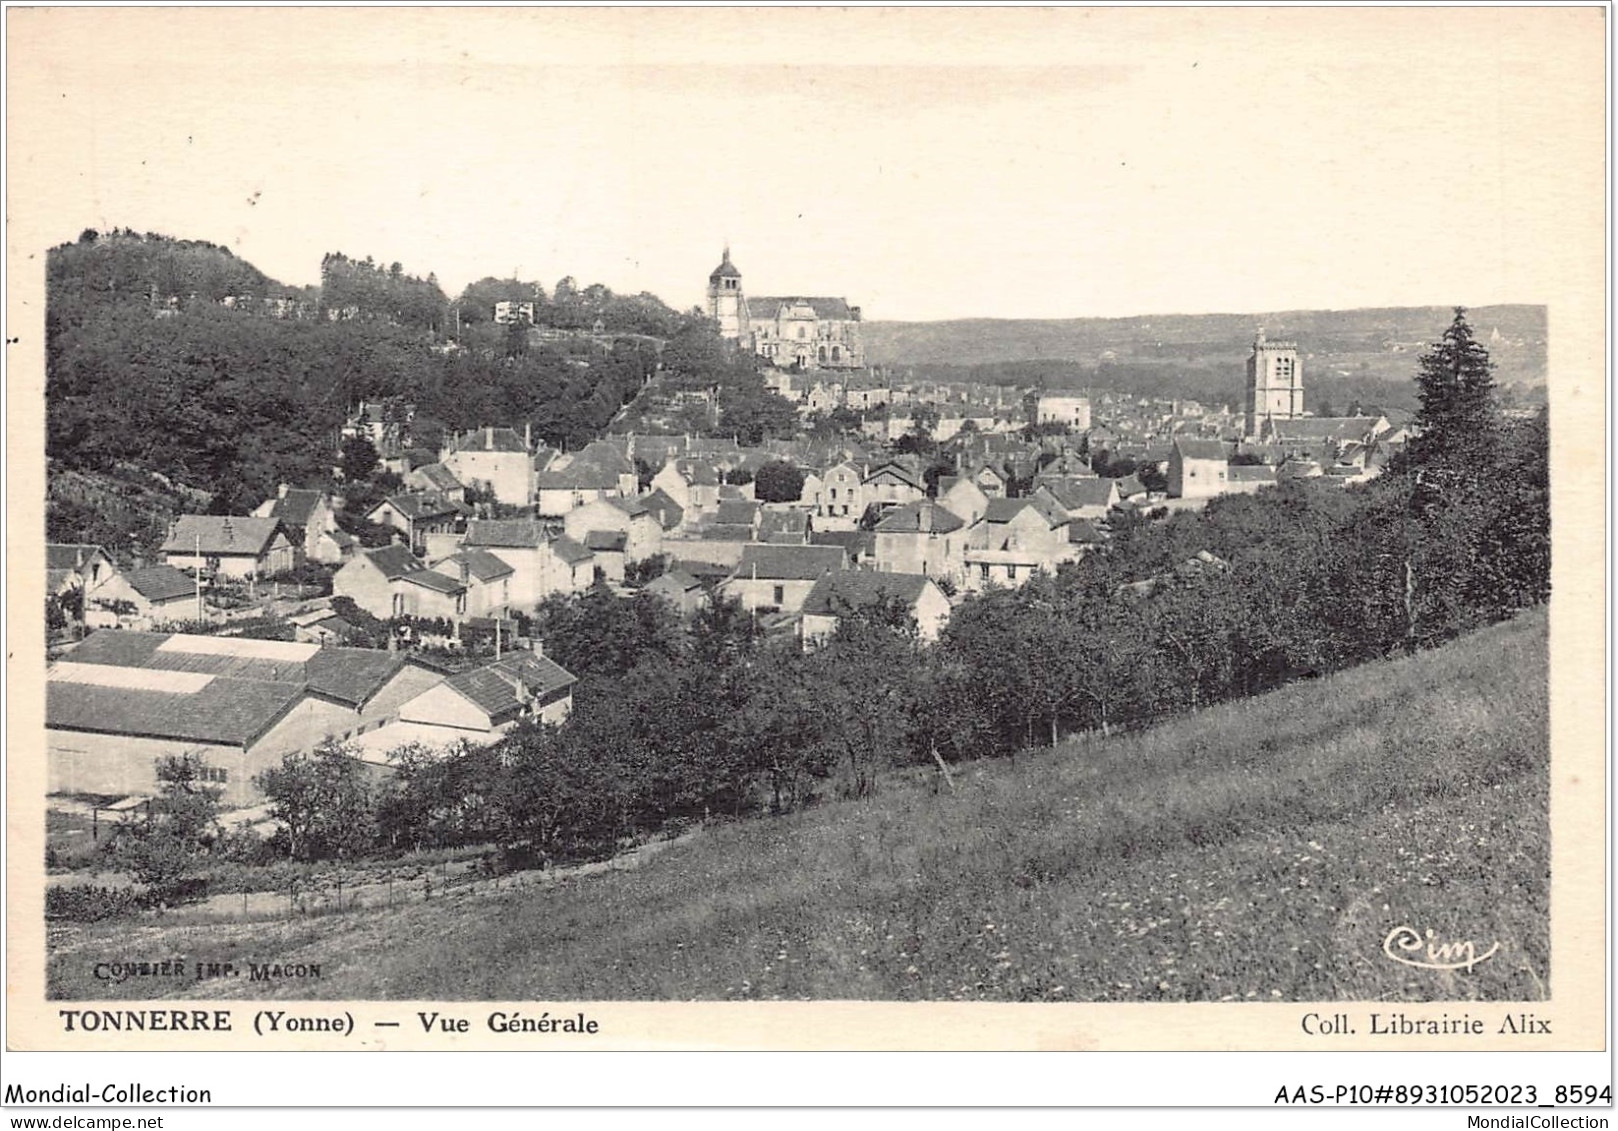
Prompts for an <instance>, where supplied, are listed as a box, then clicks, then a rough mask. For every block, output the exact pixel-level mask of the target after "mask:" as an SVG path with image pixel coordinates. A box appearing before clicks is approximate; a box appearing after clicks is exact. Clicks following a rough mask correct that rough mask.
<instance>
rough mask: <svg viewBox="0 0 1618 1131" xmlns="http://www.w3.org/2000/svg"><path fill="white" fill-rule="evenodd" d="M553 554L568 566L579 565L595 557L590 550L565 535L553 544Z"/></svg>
mask: <svg viewBox="0 0 1618 1131" xmlns="http://www.w3.org/2000/svg"><path fill="white" fill-rule="evenodd" d="M551 552H552V553H553V554H555V555H556V556H557V557H558V558H561V559H562V560H563V561H564V562H566V563H567V564H568V565H577V564H579V563H580V562H582V561H588V560H589V559H590V558H593V557H595V555H594V554H593V553H591V552H590V551H589V550H588V549H586V548H585V547H584V546H581V545H579V544H578V543H577V542H575V541H573V539H571V538H569V537H568V536H567V535H565V534H563V535H561V536H559V537H558V538H557V539H556V540H555V541H553V542H552V543H551Z"/></svg>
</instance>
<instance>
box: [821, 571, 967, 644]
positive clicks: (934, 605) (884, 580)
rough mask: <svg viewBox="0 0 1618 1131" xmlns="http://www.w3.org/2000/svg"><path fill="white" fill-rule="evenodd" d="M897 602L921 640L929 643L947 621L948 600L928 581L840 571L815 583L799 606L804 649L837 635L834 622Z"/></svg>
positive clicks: (921, 578) (917, 578) (930, 580)
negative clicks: (914, 621) (853, 612)
mask: <svg viewBox="0 0 1618 1131" xmlns="http://www.w3.org/2000/svg"><path fill="white" fill-rule="evenodd" d="M885 601H897V602H899V603H901V604H902V605H903V606H904V607H905V609H906V610H907V611H908V612H909V613H910V615H911V616H912V617H914V618H915V620H916V630H917V633H918V635H920V637H921V639H923V640H926V641H933V640H937V639H938V634H939V633H940V632H942V631H943V628H944V625H945V624H946V623H948V621H949V612H950V606H949V598H948V597H946V596H944V591H943V590H942V589H940V588H939V587H938V586H937V584H936V583H934V581H933V579H932V578H930V577H922V576H920V575H918V574H906V573H872V572H871V571H869V570H841V571H839V572H837V573H828V574H826V575H825V576H824V577H822V578H820V580H818V581H816V582H815V584H814V588H812V589H810V590H809V596H808V597H806V598H805V599H804V602H803V625H802V628H801V629H800V634H801V636H802V639H803V643H804V646H805V647H808V646H811V645H813V644H815V643H818V642H820V641H823V640H825V639H826V638H827V637H829V636H831V635H832V633H834V632H836V631H837V622H838V620H839V619H841V618H842V617H844V616H846V615H848V614H849V613H850V612H852V611H854V610H857V609H866V608H870V607H872V606H876V605H880V604H882V603H883V602H885Z"/></svg>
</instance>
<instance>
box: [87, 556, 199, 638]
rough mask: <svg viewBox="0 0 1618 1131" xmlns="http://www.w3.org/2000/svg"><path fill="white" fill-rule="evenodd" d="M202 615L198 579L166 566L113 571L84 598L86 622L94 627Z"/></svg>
mask: <svg viewBox="0 0 1618 1131" xmlns="http://www.w3.org/2000/svg"><path fill="white" fill-rule="evenodd" d="M199 618H200V610H199V608H198V601H197V582H196V579H195V578H191V577H187V576H186V575H185V574H183V573H181V572H180V571H179V570H177V569H175V568H174V567H173V566H167V565H155V566H146V567H144V568H142V569H131V570H126V571H124V572H122V573H114V574H112V575H111V576H110V577H108V578H106V579H105V581H104V583H103V584H102V585H101V586H99V587H98V588H97V589H96V591H95V593H94V594H93V595H90V596H86V597H85V601H84V623H85V624H87V625H89V626H91V627H92V628H115V627H116V628H151V627H152V626H154V625H160V624H166V623H168V622H169V621H178V620H192V619H199Z"/></svg>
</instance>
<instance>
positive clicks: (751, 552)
mask: <svg viewBox="0 0 1618 1131" xmlns="http://www.w3.org/2000/svg"><path fill="white" fill-rule="evenodd" d="M847 568H848V557H847V555H846V554H844V553H843V548H842V547H841V546H767V545H763V544H754V545H750V546H745V547H743V549H742V560H741V563H740V564H739V565H737V567H736V570H735V572H734V573H732V574H731V575H730V577H728V578H727V579H726V580H725V581H724V582H723V583H722V584H721V586H720V592H721V593H723V594H724V595H725V596H726V597H734V598H736V599H738V600H740V601H741V603H742V607H743V608H744V609H747V610H748V611H750V612H752V611H762V610H769V611H777V610H778V611H780V612H783V613H794V614H795V613H797V612H799V611H800V610H801V609H802V608H803V602H804V599H805V598H807V597H808V596H809V590H811V589H813V588H814V584H815V582H816V581H818V580H819V579H820V578H821V577H822V576H823V575H825V574H828V573H832V572H834V571H836V570H840V569H847Z"/></svg>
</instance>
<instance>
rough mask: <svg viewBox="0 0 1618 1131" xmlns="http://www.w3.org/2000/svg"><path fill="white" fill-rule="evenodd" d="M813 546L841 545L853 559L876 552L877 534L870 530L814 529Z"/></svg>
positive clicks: (810, 542) (811, 540)
mask: <svg viewBox="0 0 1618 1131" xmlns="http://www.w3.org/2000/svg"><path fill="white" fill-rule="evenodd" d="M809 544H810V545H812V546H841V547H842V548H843V549H844V550H845V551H846V552H847V554H848V556H849V560H851V561H852V560H853V559H854V558H856V557H859V556H861V555H863V554H872V553H875V552H876V535H875V534H873V533H872V532H871V531H869V530H812V531H810V532H809Z"/></svg>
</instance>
